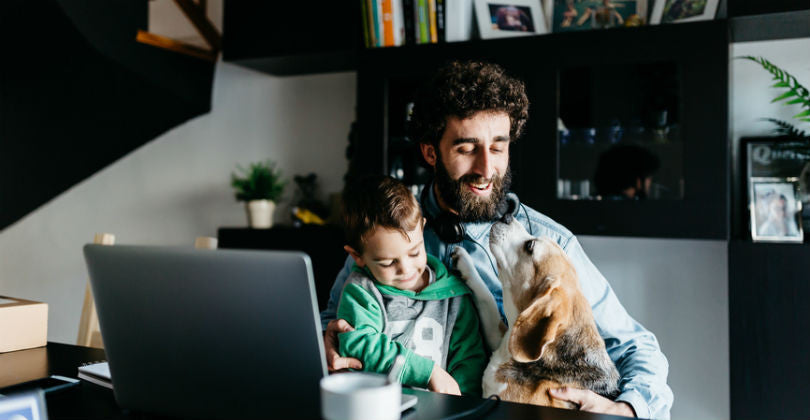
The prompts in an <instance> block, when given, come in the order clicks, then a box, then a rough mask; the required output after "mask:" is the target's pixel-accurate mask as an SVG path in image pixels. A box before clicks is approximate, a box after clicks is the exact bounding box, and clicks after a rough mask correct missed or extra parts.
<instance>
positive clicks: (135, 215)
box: [0, 63, 356, 343]
mask: <svg viewBox="0 0 810 420" xmlns="http://www.w3.org/2000/svg"><path fill="white" fill-rule="evenodd" d="M355 86H356V83H355V74H354V73H339V74H328V75H319V76H303V77H287V78H277V77H272V76H269V75H266V74H263V73H257V72H253V71H250V70H247V69H245V68H242V67H238V66H235V65H231V64H224V63H219V64H218V65H217V69H216V75H215V79H214V91H213V99H212V110H211V112H210V113H209V114H207V115H203V116H201V117H198V118H196V119H194V120H191V121H189V122H187V123H185V124H183V125H181V126H179V127H176V128H175V129H173V130H171V131H169V132H167V133H165V134H163V135H162V136H160V137H158V138H157V139H155V140H153V141H152V142H150V143H148V144H146V145H145V146H143V147H141V148H139V149H138V150H135V151H134V152H132V153H131V154H129V155H127V156H126V157H124V158H122V159H120V160H119V161H117V162H115V163H113V164H112V165H110V166H108V167H107V168H105V169H103V170H102V171H100V172H98V173H96V174H95V175H93V176H92V177H91V178H89V179H87V180H85V181H84V182H82V183H80V184H78V185H76V186H75V187H73V188H71V189H70V190H68V191H66V192H65V193H63V194H62V195H60V196H58V197H56V198H55V199H53V200H52V201H50V202H48V203H47V204H45V205H44V206H42V207H40V208H39V209H37V210H36V211H34V212H33V213H31V214H29V215H28V216H26V217H25V218H23V219H22V220H20V221H18V222H17V223H15V224H14V225H12V226H10V227H8V228H6V229H5V230H3V231H0V295H9V296H16V297H22V298H28V299H34V300H39V301H44V302H47V303H48V304H49V305H50V313H49V317H48V328H49V331H48V338H49V340H52V341H57V342H65V343H75V342H76V335H77V333H78V324H79V316H80V314H81V306H82V301H83V298H84V288H85V283H86V282H87V270H86V268H85V266H84V260H83V257H82V253H81V247H82V245H83V244H85V243H87V242H90V241H92V239H93V234H94V233H96V232H110V233H113V234H115V235H116V242H117V243H124V244H160V245H186V246H191V245H192V244H193V242H194V238H195V237H196V236H199V235H209V236H216V230H217V228H218V227H220V226H244V225H245V224H246V216H245V214H244V210H243V208H242V207H241V205H240V204H239V203H236V202H235V201H234V197H233V193H232V190H231V188H230V185H229V177H230V173H231V171H232V170H233V169H234V167H235V165H236V164H237V163H239V164H246V163H249V162H254V161H258V160H262V159H266V158H270V159H274V160H275V161H277V162H278V166H279V168H280V169H281V170H282V171H283V172H284V175H286V176H287V177H290V178H291V177H292V175H294V174H305V173H308V172H315V173H317V174H318V179H319V180H320V185H321V190H322V192H337V191H339V190H340V189H341V188H342V187H343V185H342V184H343V175H344V174H345V172H346V170H347V167H348V162H347V161H346V159H345V158H344V157H343V156H344V153H345V148H346V145H347V135H348V132H349V128H350V124H351V122H352V121H353V120H354V117H355V115H354V104H355V96H356V92H355ZM294 189H295V187H294V183H292V181H290V184H289V186H288V188H287V189H286V191H285V193H284V199H286V200H288V201H289V199H290V197H291V196H292V193H293V190H294ZM284 199H283V200H284ZM287 213H288V208H287V206H286V205H284V203H282V206H281V208H280V209H279V210H277V219H286V218H288V216H287Z"/></svg>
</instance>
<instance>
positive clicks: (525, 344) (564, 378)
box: [453, 219, 619, 408]
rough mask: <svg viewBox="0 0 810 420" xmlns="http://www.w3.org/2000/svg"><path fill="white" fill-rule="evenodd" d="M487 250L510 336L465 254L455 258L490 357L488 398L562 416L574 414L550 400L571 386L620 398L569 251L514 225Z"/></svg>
mask: <svg viewBox="0 0 810 420" xmlns="http://www.w3.org/2000/svg"><path fill="white" fill-rule="evenodd" d="M490 249H491V250H492V254H493V255H494V256H495V260H496V261H497V264H498V272H499V273H498V279H499V280H500V282H501V284H502V285H503V309H504V314H505V315H506V319H507V321H508V323H509V328H508V329H506V328H505V327H504V326H503V323H502V322H501V318H500V314H499V312H498V308H497V306H496V303H495V299H494V298H493V297H492V294H491V293H490V292H489V289H488V288H487V286H486V285H485V284H484V282H483V280H481V277H480V276H479V275H478V273H477V272H476V270H475V266H474V265H473V262H472V260H471V257H470V255H469V254H468V253H467V252H466V251H464V249H462V248H461V247H457V248H456V250H455V251H454V255H453V259H454V263H455V267H456V268H457V269H458V270H459V271H460V272H461V275H462V277H463V278H464V280H465V281H466V282H467V285H468V286H469V287H470V289H471V290H472V292H473V295H474V297H475V301H476V306H477V308H478V312H479V317H480V319H481V324H482V328H483V332H484V336H485V340H486V342H487V345H488V346H489V348H490V349H492V350H493V353H492V357H491V358H490V361H489V365H488V366H487V368H486V370H485V372H484V378H483V384H482V385H483V391H484V395H485V396H488V395H492V394H498V395H499V396H500V397H501V398H502V399H504V400H507V401H515V402H521V403H529V404H537V405H544V406H553V407H560V408H577V407H576V406H575V405H574V404H571V403H568V402H565V401H561V400H556V399H553V398H551V396H550V395H549V393H548V390H549V389H552V388H557V387H560V386H570V387H576V388H582V389H589V390H591V391H593V392H595V393H597V394H600V395H602V396H604V397H607V398H610V399H613V398H615V397H616V396H617V395H618V393H619V392H618V391H619V389H618V381H619V373H618V372H617V370H616V367H615V365H614V364H613V361H611V359H610V357H609V356H608V354H607V351H606V350H605V343H604V341H603V340H602V338H601V337H600V336H599V332H598V331H597V329H596V323H595V322H594V320H593V314H592V312H591V307H590V304H589V303H588V301H587V300H586V299H585V296H584V295H583V294H582V291H581V290H580V287H579V281H578V279H577V273H576V270H575V269H574V266H573V265H572V263H571V261H570V260H569V259H568V257H567V256H566V254H565V251H563V249H562V248H560V246H559V245H557V244H556V243H555V242H554V241H552V240H550V239H548V238H539V237H538V238H535V237H532V236H531V235H529V234H528V233H527V232H526V230H525V229H524V228H523V226H521V225H520V223H519V222H518V221H516V220H514V219H513V220H512V221H511V222H510V223H509V224H505V223H500V222H499V223H495V224H494V225H493V227H492V230H491V232H490ZM505 329H506V332H505V333H504V330H505Z"/></svg>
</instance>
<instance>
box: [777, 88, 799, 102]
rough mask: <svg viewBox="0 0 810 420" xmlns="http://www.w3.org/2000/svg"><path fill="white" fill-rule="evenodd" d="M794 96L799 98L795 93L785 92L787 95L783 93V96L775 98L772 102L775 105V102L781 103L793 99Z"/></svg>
mask: <svg viewBox="0 0 810 420" xmlns="http://www.w3.org/2000/svg"><path fill="white" fill-rule="evenodd" d="M793 96H798V94H797V93H796V92H795V91H792V90H789V91H787V92H785V93H783V94H781V95H779V96H777V97H776V98H773V99H772V100H771V103H774V102H779V101H781V100H782V99H787V98H791V97H793Z"/></svg>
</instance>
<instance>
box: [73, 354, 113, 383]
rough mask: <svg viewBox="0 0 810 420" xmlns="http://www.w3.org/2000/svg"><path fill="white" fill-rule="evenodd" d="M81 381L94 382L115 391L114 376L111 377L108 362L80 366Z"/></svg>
mask: <svg viewBox="0 0 810 420" xmlns="http://www.w3.org/2000/svg"><path fill="white" fill-rule="evenodd" d="M78 376H79V379H84V380H85V381H87V382H92V383H94V384H96V385H101V386H103V387H107V388H110V389H113V384H112V375H110V365H109V363H107V362H106V361H99V362H92V363H86V364H84V365H81V366H79V375H78Z"/></svg>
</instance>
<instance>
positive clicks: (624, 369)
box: [321, 62, 673, 418]
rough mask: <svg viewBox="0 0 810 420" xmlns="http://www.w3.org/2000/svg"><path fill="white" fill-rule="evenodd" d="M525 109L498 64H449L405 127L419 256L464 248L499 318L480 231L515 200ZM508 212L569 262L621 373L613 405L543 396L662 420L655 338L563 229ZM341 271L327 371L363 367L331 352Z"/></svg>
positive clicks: (660, 362) (662, 387) (518, 89)
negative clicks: (417, 196) (417, 205)
mask: <svg viewBox="0 0 810 420" xmlns="http://www.w3.org/2000/svg"><path fill="white" fill-rule="evenodd" d="M528 106H529V101H528V99H527V98H526V94H525V88H524V86H523V83H522V82H520V81H519V80H516V79H513V78H511V77H509V76H506V75H505V74H504V71H503V69H502V68H500V67H499V66H496V65H493V64H486V63H477V62H466V63H458V62H455V63H451V64H449V65H448V66H445V67H443V68H442V69H440V70H439V71H438V72H437V74H436V75H435V76H434V77H433V79H432V80H431V81H430V83H429V84H428V85H427V86H425V87H424V89H423V90H422V91H420V94H419V96H418V98H417V100H416V102H415V104H414V109H413V116H412V123H411V131H412V138H414V139H416V140H418V141H419V142H420V149H421V152H422V156H423V157H424V159H425V161H426V162H427V163H428V165H430V166H431V167H432V168H433V170H434V175H435V178H434V181H433V183H432V184H431V185H430V186H427V187H426V188H427V189H428V190H427V192H426V193H425V194H423V199H422V202H421V205H422V209H423V213H424V215H425V217H427V218H428V220H429V224H428V228H427V229H425V233H424V240H425V246H426V249H427V252H428V253H429V254H432V255H434V256H436V257H438V258H439V259H441V260H442V261H443V262H444V263H445V264H446V265H448V266H452V261H451V257H450V256H451V254H452V250H453V249H454V248H455V247H456V246H461V247H464V249H465V250H467V252H468V253H470V255H471V256H472V259H473V261H474V262H475V264H476V270H477V271H478V273H479V274H480V275H481V278H482V279H484V281H485V282H486V283H487V286H488V287H489V289H490V291H491V292H492V294H493V296H494V297H495V300H496V301H497V303H498V306H499V308H500V309H501V313H503V302H502V289H501V284H500V282H499V281H498V275H497V269H496V264H495V262H494V258H493V257H492V254H491V252H490V250H489V246H488V244H489V230H490V228H491V226H492V223H493V222H494V221H495V220H496V219H498V218H499V217H500V216H501V213H503V209H504V206H503V203H504V202H505V201H506V200H505V199H507V198H508V199H509V200H510V201H512V202H513V203H514V202H517V197H516V196H515V195H514V194H511V193H510V194H507V191H508V190H509V183H510V172H509V144H510V142H512V141H514V140H516V139H517V138H519V137H520V134H521V132H522V130H523V126H524V125H525V123H526V120H527V119H528ZM513 207H514V211H513V212H512V215H513V217H515V218H516V219H517V220H518V221H520V222H521V223H522V224H523V225H524V227H525V228H526V230H527V231H528V232H529V233H530V234H532V235H533V236H547V237H549V238H552V239H553V240H555V241H556V242H557V243H558V244H560V246H561V247H562V248H563V249H564V250H565V251H566V253H567V254H568V256H569V257H570V258H571V260H572V261H573V263H574V266H575V267H576V270H577V273H578V274H579V277H580V283H581V286H582V290H583V293H584V294H585V297H586V298H587V299H588V302H589V303H590V304H591V307H592V309H593V314H594V318H595V319H596V324H597V327H598V328H599V332H600V334H601V335H602V338H603V339H604V340H605V345H606V347H607V351H608V354H609V355H610V357H611V359H612V360H613V362H614V363H615V364H616V367H617V369H618V370H619V373H620V374H621V376H622V378H621V381H620V384H619V386H620V389H621V394H620V395H619V397H617V399H616V401H611V400H608V399H606V398H604V397H601V396H599V395H597V394H595V393H593V392H591V391H588V390H581V389H573V388H560V389H558V390H555V391H553V393H552V396H553V397H554V398H557V399H561V400H566V401H570V402H573V403H575V404H577V405H578V406H579V407H580V409H581V410H586V411H593V412H600V413H607V414H617V415H625V416H631V417H632V416H637V417H643V418H668V417H669V409H670V407H671V406H672V400H673V395H672V391H671V390H670V388H669V387H668V386H667V384H666V378H667V373H668V369H669V367H668V364H667V360H666V358H665V357H664V355H663V354H662V353H661V350H660V348H659V346H658V342H657V340H656V338H655V336H654V335H653V334H652V333H650V332H649V331H647V330H646V329H644V327H642V326H641V325H640V324H638V323H637V322H636V321H634V320H633V319H632V318H631V317H630V316H629V315H628V314H627V312H626V311H625V309H624V307H622V305H621V303H619V301H618V298H617V297H616V295H615V294H614V293H613V290H612V289H611V288H610V285H609V284H608V283H607V281H606V280H605V278H604V277H603V276H602V274H601V273H600V272H599V271H598V270H597V269H596V267H594V265H593V264H592V263H591V262H590V260H589V259H588V257H587V256H586V255H585V252H584V251H583V249H582V247H581V246H580V244H579V242H578V241H577V239H576V237H574V235H573V234H571V232H569V231H568V230H567V229H565V228H564V227H563V226H561V225H559V224H558V223H556V222H554V221H553V220H551V219H550V218H548V217H546V216H544V215H542V214H540V213H539V212H537V211H535V210H533V209H531V208H529V207H527V206H525V205H522V204H517V205H516V207H515V206H513ZM446 231H450V232H451V234H447V233H443V232H446ZM452 232H456V234H457V235H455V236H457V237H456V238H452V236H454V235H452ZM350 264H351V258H349V259H347V265H346V267H344V269H343V271H342V272H341V273H340V274H339V275H338V278H337V280H336V281H335V285H334V286H333V288H332V293H331V296H330V300H329V305H328V307H327V309H326V310H325V311H324V312H323V313H322V314H321V320H322V322H323V323H324V324H326V323H327V322H328V325H325V329H326V331H325V333H324V334H325V346H326V353H327V364H328V366H329V369H330V371H334V370H339V369H345V368H354V369H359V368H362V365H361V364H360V362H359V361H358V360H356V359H350V358H342V357H340V355H339V354H337V352H336V349H337V348H338V347H337V334H338V333H339V332H345V331H351V330H352V327H351V326H350V325H348V324H347V323H346V322H345V321H343V320H335V319H334V318H335V315H334V314H335V310H336V308H337V304H338V297H339V295H340V292H341V289H342V287H343V282H344V281H345V280H346V277H347V276H348V273H349V268H350Z"/></svg>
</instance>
